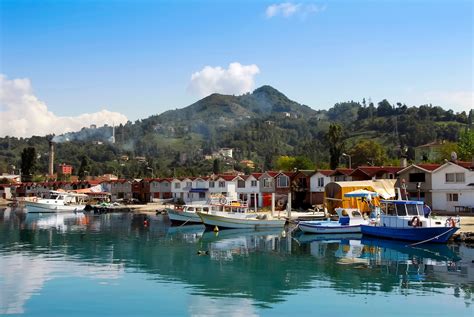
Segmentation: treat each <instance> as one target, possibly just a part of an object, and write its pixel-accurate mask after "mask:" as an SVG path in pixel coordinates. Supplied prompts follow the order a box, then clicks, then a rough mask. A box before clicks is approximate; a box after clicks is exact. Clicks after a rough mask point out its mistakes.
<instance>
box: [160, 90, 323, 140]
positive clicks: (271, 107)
mask: <svg viewBox="0 0 474 317" xmlns="http://www.w3.org/2000/svg"><path fill="white" fill-rule="evenodd" d="M318 113H319V112H318V111H316V110H314V109H312V108H310V107H308V106H304V105H301V104H299V103H297V102H295V101H292V100H290V99H288V97H286V96H285V95H284V94H282V93H281V92H279V91H278V90H276V89H275V88H273V87H271V86H262V87H260V88H258V89H256V90H254V91H253V93H251V94H244V95H241V96H231V95H221V94H212V95H210V96H208V97H205V98H203V99H201V100H199V101H197V102H195V103H194V104H192V105H190V106H187V107H185V108H182V109H176V110H169V111H166V112H164V113H162V114H160V115H159V116H157V117H156V118H155V119H154V120H156V122H157V123H160V124H164V125H168V126H169V125H176V124H186V125H187V126H188V127H192V128H193V130H194V131H196V128H197V131H196V132H198V133H199V131H200V129H199V127H200V126H202V124H205V125H207V126H213V127H229V126H234V125H236V124H239V123H242V122H246V121H248V120H250V119H256V118H261V117H264V116H268V115H271V114H285V115H290V116H294V117H298V116H306V117H308V116H309V117H311V116H316V115H317V114H318Z"/></svg>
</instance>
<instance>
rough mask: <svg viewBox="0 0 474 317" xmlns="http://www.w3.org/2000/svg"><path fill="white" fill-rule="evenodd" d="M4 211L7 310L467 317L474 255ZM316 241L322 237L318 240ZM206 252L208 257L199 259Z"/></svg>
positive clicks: (3, 298) (472, 299)
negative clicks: (373, 314)
mask: <svg viewBox="0 0 474 317" xmlns="http://www.w3.org/2000/svg"><path fill="white" fill-rule="evenodd" d="M203 231H204V228H203V227H202V226H185V227H180V228H175V227H170V226H169V223H168V221H167V220H166V218H165V217H163V216H154V217H151V222H150V225H149V226H148V227H144V225H143V216H141V215H131V214H107V215H101V216H88V215H83V214H79V215H74V214H70V215H63V214H57V215H56V214H52V215H34V214H25V213H23V212H22V211H12V210H10V209H6V210H3V211H0V313H1V314H23V315H27V316H102V315H104V314H106V315H113V316H130V315H133V316H147V315H153V316H187V315H193V316H213V315H221V316H228V315H231V316H269V315H271V316H275V315H277V316H288V315H294V314H299V315H311V316H328V315H331V316H340V315H343V314H346V315H347V314H350V315H351V316H367V315H368V314H371V313H377V314H378V315H382V316H401V315H406V316H414V315H416V316H425V315H426V316H441V315H444V316H472V315H473V312H474V309H473V307H474V306H473V304H474V296H473V291H474V263H473V260H474V249H472V248H468V247H467V246H464V245H447V246H446V245H440V246H426V245H425V246H419V247H417V248H409V247H406V246H405V244H404V243H395V242H390V241H380V240H368V239H361V237H360V236H357V235H355V236H354V235H352V236H342V237H337V236H329V237H320V238H318V237H317V236H308V235H301V236H290V235H287V236H285V237H282V235H281V230H276V231H275V230H273V231H263V232H252V231H242V230H238V231H235V230H222V231H221V232H219V233H218V235H217V236H216V235H215V234H214V233H213V232H206V233H204V232H203ZM316 238H318V239H317V240H316ZM199 251H202V252H200V253H201V255H199V254H198V253H199Z"/></svg>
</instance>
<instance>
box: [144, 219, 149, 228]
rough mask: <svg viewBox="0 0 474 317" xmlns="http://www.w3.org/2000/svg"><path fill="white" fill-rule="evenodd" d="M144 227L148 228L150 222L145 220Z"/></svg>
mask: <svg viewBox="0 0 474 317" xmlns="http://www.w3.org/2000/svg"><path fill="white" fill-rule="evenodd" d="M143 225H144V226H145V227H148V220H147V219H145V220H144V221H143Z"/></svg>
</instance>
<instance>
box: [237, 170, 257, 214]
mask: <svg viewBox="0 0 474 317" xmlns="http://www.w3.org/2000/svg"><path fill="white" fill-rule="evenodd" d="M260 175H262V174H261V173H253V174H250V175H240V176H238V177H237V197H238V199H240V200H241V201H244V202H246V203H247V205H248V206H249V207H255V206H256V207H261V206H262V195H260V189H259V181H258V178H259V177H260Z"/></svg>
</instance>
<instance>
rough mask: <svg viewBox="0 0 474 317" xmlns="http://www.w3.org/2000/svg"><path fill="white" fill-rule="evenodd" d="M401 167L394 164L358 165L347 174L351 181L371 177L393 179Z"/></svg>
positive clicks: (369, 178)
mask: <svg viewBox="0 0 474 317" xmlns="http://www.w3.org/2000/svg"><path fill="white" fill-rule="evenodd" d="M402 169H403V167H396V166H359V167H358V168H356V169H355V170H354V171H352V173H350V174H349V176H350V177H351V178H352V180H353V181H363V180H371V179H395V178H397V173H398V172H399V171H401V170H402Z"/></svg>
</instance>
